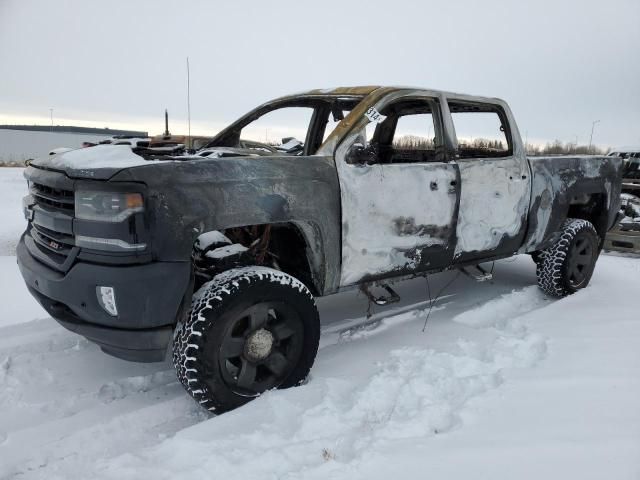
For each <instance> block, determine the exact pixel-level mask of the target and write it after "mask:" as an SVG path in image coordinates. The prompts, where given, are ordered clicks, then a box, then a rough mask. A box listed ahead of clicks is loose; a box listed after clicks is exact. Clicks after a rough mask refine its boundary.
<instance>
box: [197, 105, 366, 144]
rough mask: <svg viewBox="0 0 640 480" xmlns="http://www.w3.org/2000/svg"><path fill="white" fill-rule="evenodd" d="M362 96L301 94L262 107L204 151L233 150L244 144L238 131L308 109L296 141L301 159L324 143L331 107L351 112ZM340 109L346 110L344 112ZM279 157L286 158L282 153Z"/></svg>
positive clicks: (230, 128)
mask: <svg viewBox="0 0 640 480" xmlns="http://www.w3.org/2000/svg"><path fill="white" fill-rule="evenodd" d="M366 96H367V95H364V94H339V93H332V94H302V95H295V96H289V97H283V98H279V99H276V100H273V101H270V102H267V103H264V104H262V105H260V106H258V107H256V108H255V109H253V110H251V111H249V112H248V113H246V114H245V115H243V116H241V117H240V118H238V119H237V120H236V121H234V122H233V123H231V124H230V125H229V126H227V127H226V128H224V129H223V130H221V131H220V132H219V133H218V134H217V135H216V136H215V137H213V139H212V140H211V141H210V142H209V143H207V145H206V146H205V147H204V148H215V147H231V148H234V147H237V146H238V145H240V141H241V140H245V139H242V138H240V135H241V132H242V130H243V129H244V128H245V127H247V126H248V125H249V124H251V123H252V122H254V121H256V120H258V119H259V118H261V117H263V116H264V115H266V114H268V113H269V112H272V111H274V110H279V109H282V108H287V107H307V108H312V109H313V113H312V115H311V119H310V121H309V124H308V125H307V134H306V138H304V139H299V140H300V141H304V150H303V152H302V155H313V154H315V153H316V152H317V151H318V150H319V149H320V148H321V146H322V144H323V143H324V142H323V141H322V139H323V136H324V132H325V129H326V126H327V123H328V120H329V115H331V112H332V109H333V106H334V105H335V104H337V103H339V104H340V105H341V106H342V107H345V106H348V107H349V108H348V110H353V109H354V108H355V107H356V106H357V105H358V104H359V103H361V102H362V100H363V99H364V98H365V97H366ZM344 109H345V110H347V109H346V108H344ZM282 155H287V154H286V153H285V152H282Z"/></svg>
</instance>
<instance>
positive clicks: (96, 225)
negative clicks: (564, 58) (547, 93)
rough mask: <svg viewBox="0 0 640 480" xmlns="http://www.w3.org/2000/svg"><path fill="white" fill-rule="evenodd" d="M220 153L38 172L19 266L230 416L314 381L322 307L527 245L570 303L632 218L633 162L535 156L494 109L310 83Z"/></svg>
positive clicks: (226, 142)
mask: <svg viewBox="0 0 640 480" xmlns="http://www.w3.org/2000/svg"><path fill="white" fill-rule="evenodd" d="M274 115H275V116H283V118H288V119H289V120H291V121H292V122H293V123H292V124H293V125H295V126H294V127H291V130H290V131H288V132H283V133H284V134H281V132H278V137H279V138H280V139H281V141H280V142H277V141H273V140H272V139H270V138H268V129H267V130H265V129H264V128H262V124H261V123H260V122H262V121H263V120H264V119H266V118H269V117H271V116H274ZM279 124H280V123H278V125H279ZM265 132H267V133H265ZM256 135H257V136H256ZM265 137H267V138H265ZM296 138H297V139H298V140H296ZM271 143H274V145H270V144H271ZM265 145H270V148H274V149H275V150H276V151H275V152H272V151H269V148H268V149H266V150H265ZM294 147H295V148H294ZM206 149H208V150H215V151H224V152H226V153H228V154H229V155H224V156H219V155H216V156H215V157H214V156H212V155H208V156H200V155H198V154H197V153H195V154H189V155H182V156H177V155H162V154H160V153H159V152H157V151H152V150H153V149H149V151H138V154H136V153H134V152H133V151H132V150H131V149H130V148H128V147H126V146H97V147H93V148H91V149H83V150H76V151H73V152H67V153H64V154H62V155H56V156H53V157H49V158H46V159H42V160H38V161H35V162H33V163H32V165H31V166H30V167H29V168H28V169H27V171H26V174H25V175H26V177H27V180H28V181H29V184H30V192H31V195H30V196H29V197H27V198H26V199H25V213H26V216H27V218H28V219H29V226H28V229H27V231H26V232H25V234H24V235H23V238H22V240H21V242H20V245H19V247H18V262H19V265H20V269H21V271H22V274H23V276H24V278H25V281H26V283H27V285H28V287H29V289H30V290H31V292H32V293H33V295H34V296H35V297H36V298H37V299H38V301H39V302H40V303H41V304H42V305H43V306H44V307H45V308H46V309H47V311H48V312H49V313H50V314H51V315H52V316H53V317H54V318H56V319H57V320H58V321H59V322H60V323H61V324H62V325H63V326H65V327H66V328H69V329H70V330H73V331H76V332H78V333H80V334H82V335H84V336H85V337H87V338H89V339H90V340H92V341H94V342H96V343H98V344H99V345H100V346H101V347H102V349H103V350H104V351H105V352H107V353H110V354H112V355H115V356H118V357H121V358H125V359H130V360H139V361H157V360H161V359H163V358H164V355H165V351H166V348H167V346H168V345H170V344H171V343H173V359H174V364H175V366H176V370H177V372H178V377H179V378H180V380H181V381H182V383H183V385H184V386H185V388H186V389H187V391H189V393H190V394H191V395H192V396H193V397H194V398H195V399H196V400H197V401H198V402H199V403H200V404H201V405H203V406H204V407H205V408H208V409H210V410H216V411H218V412H219V411H224V410H228V409H230V408H234V407H236V406H238V405H241V404H243V403H245V402H246V401H248V400H250V399H251V398H253V397H255V396H257V395H259V394H260V393H262V392H263V391H265V390H267V389H270V388H274V387H280V388H282V387H288V386H292V385H296V384H298V383H299V382H301V381H303V380H304V378H305V377H306V375H307V373H308V372H309V369H310V368H311V365H312V363H313V359H314V357H315V354H316V351H317V347H318V339H319V319H318V313H317V310H316V307H315V302H314V296H322V295H329V294H332V293H336V292H338V291H340V290H343V289H346V288H361V289H362V290H363V291H365V292H366V293H367V294H368V295H369V297H370V299H371V300H372V301H375V302H380V303H383V302H389V301H393V300H394V299H395V297H394V293H393V290H392V289H391V287H390V286H389V285H388V284H387V283H386V282H387V281H390V280H393V279H399V278H404V277H406V276H413V275H424V274H428V273H431V272H437V271H441V270H444V269H450V268H469V267H472V266H475V265H478V264H480V263H481V262H486V261H491V260H495V259H499V258H504V257H509V256H512V255H515V254H518V253H529V254H531V255H532V256H533V258H534V260H535V261H536V264H537V273H538V284H539V285H540V287H541V288H542V289H543V290H544V291H545V292H547V293H549V294H550V295H554V296H564V295H567V294H570V293H573V292H575V291H577V290H579V289H581V288H584V287H585V286H586V285H587V284H588V282H589V280H590V278H591V275H592V273H593V269H594V267H595V263H596V260H597V258H598V254H599V252H600V250H601V248H602V246H603V242H604V237H605V234H606V232H607V231H608V230H609V229H610V228H611V227H612V226H613V225H614V224H615V223H616V222H617V220H618V218H619V217H618V207H619V204H620V178H621V165H622V160H621V159H620V158H618V157H595V156H594V157H558V156H554V157H535V158H527V157H526V156H525V153H524V147H523V144H522V141H521V138H520V135H519V133H518V129H517V126H516V123H515V120H514V119H513V116H512V114H511V111H510V109H509V107H508V105H507V104H506V103H505V102H504V101H502V100H499V99H495V98H484V97H475V96H469V95H461V94H454V93H446V92H440V91H432V90H422V89H412V88H392V87H353V88H337V89H333V90H312V91H309V92H306V93H303V94H298V95H292V96H287V97H283V98H280V99H277V100H274V101H272V102H268V103H266V104H264V105H262V106H260V107H258V108H256V109H255V110H253V111H251V112H249V113H248V114H247V115H245V116H243V117H241V118H240V119H239V120H237V121H236V122H234V123H233V124H231V125H230V126H229V127H227V128H226V129H224V130H223V131H221V132H220V133H219V134H218V135H216V136H215V137H214V138H213V139H212V140H211V141H210V142H209V143H208V144H207V145H206ZM247 150H249V151H251V152H252V153H251V154H247ZM87 152H89V153H87ZM234 153H235V154H236V155H235V156H234ZM229 157H233V158H229ZM373 285H381V286H382V287H383V288H384V289H385V290H386V291H387V292H388V293H389V295H388V296H385V297H377V296H375V295H374V294H373V293H372V292H371V288H372V286H373ZM194 292H195V293H194Z"/></svg>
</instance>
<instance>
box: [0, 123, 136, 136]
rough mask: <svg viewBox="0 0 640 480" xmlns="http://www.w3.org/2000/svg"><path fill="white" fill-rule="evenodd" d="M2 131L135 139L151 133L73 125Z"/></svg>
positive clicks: (16, 126)
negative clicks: (119, 136) (115, 136)
mask: <svg viewBox="0 0 640 480" xmlns="http://www.w3.org/2000/svg"><path fill="white" fill-rule="evenodd" d="M0 129H2V130H27V131H30V132H55V133H80V134H85V135H106V136H109V137H112V136H113V135H130V136H133V137H148V136H149V132H142V131H137V130H118V129H111V128H91V127H74V126H72V125H55V126H52V125H49V126H47V125H0Z"/></svg>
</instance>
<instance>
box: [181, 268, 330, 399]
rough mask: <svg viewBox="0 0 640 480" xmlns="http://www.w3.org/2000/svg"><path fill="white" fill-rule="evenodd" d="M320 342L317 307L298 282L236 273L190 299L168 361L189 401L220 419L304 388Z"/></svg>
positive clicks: (278, 275)
mask: <svg viewBox="0 0 640 480" xmlns="http://www.w3.org/2000/svg"><path fill="white" fill-rule="evenodd" d="M319 338H320V322H319V318H318V311H317V309H316V306H315V301H314V299H313V296H312V295H311V293H310V292H309V290H308V289H307V288H306V287H305V286H304V285H303V284H302V283H301V282H300V281H298V280H297V279H295V278H294V277H292V276H290V275H287V274H285V273H283V272H280V271H277V270H272V269H269V268H264V267H245V268H238V269H234V270H229V271H227V272H224V273H222V274H220V275H218V276H216V277H215V278H214V279H213V280H212V281H211V282H209V283H207V284H206V285H204V286H203V287H202V288H201V289H200V290H199V291H198V292H197V293H196V294H195V295H194V299H193V303H192V309H191V312H190V314H189V316H188V318H187V319H186V320H185V321H184V322H183V323H181V324H180V325H179V326H178V327H177V329H176V334H175V338H174V345H173V361H174V365H175V368H176V371H177V374H178V378H179V379H180V381H181V382H182V384H183V385H184V387H185V388H186V390H187V391H188V392H189V393H190V394H191V395H192V396H193V398H194V399H195V400H196V401H197V402H198V403H200V404H201V405H202V406H203V407H205V408H207V409H208V410H211V411H216V412H224V411H227V410H231V409H233V408H236V407H238V406H240V405H242V404H244V403H246V402H248V401H249V400H251V399H252V398H255V397H256V396H258V395H260V394H261V393H263V392H265V391H266V390H270V389H273V388H287V387H291V386H294V385H297V384H299V383H300V382H302V381H303V380H304V379H305V378H306V376H307V374H308V373H309V370H310V368H311V366H312V364H313V361H314V359H315V355H316V353H317V350H318V342H319Z"/></svg>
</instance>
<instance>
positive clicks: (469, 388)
mask: <svg viewBox="0 0 640 480" xmlns="http://www.w3.org/2000/svg"><path fill="white" fill-rule="evenodd" d="M547 301H548V300H546V299H545V298H544V297H543V296H542V295H541V294H539V292H538V291H537V288H536V287H530V288H529V287H528V288H525V289H523V290H520V291H514V292H512V293H509V294H506V295H503V296H501V297H498V298H495V299H493V300H490V301H488V302H486V303H485V304H484V305H480V306H478V307H477V308H474V309H472V310H470V311H467V312H465V313H463V314H460V315H458V316H456V317H455V318H454V320H455V321H456V322H458V323H461V324H465V325H470V326H472V327H474V328H482V329H488V330H489V331H491V332H492V333H493V334H494V335H493V336H492V340H491V341H489V342H484V343H482V344H479V343H475V342H471V341H467V340H459V341H458V342H457V344H456V345H455V347H454V348H452V349H451V350H450V351H447V352H436V351H434V350H432V349H425V348H417V347H406V348H399V349H396V350H393V351H391V352H390V353H389V355H388V356H387V358H386V359H385V360H384V361H382V362H380V363H379V364H378V365H377V368H376V369H375V372H374V373H373V374H372V375H371V376H370V377H369V378H368V379H365V380H364V381H363V382H360V384H358V383H357V380H356V379H350V380H344V379H337V378H314V379H313V381H312V382H310V383H309V384H307V385H305V386H302V387H299V388H296V389H293V390H288V391H286V392H285V391H272V392H267V393H266V394H264V395H263V396H262V397H261V398H259V399H257V400H256V401H254V402H252V403H250V404H248V405H246V406H245V407H243V408H242V409H240V410H237V411H233V412H229V413H227V414H225V415H223V416H221V417H217V418H215V419H212V420H211V421H209V422H204V423H202V424H199V425H196V426H194V427H192V428H190V429H188V430H185V431H183V432H179V433H178V434H177V435H176V436H175V437H174V438H171V439H169V440H167V441H165V442H163V443H161V444H159V445H157V446H155V447H153V448H151V449H148V450H146V451H144V452H141V453H136V455H135V456H134V455H130V454H125V455H123V456H121V457H119V458H117V459H115V460H112V461H110V462H101V463H100V464H99V466H98V474H97V475H95V476H96V477H97V478H118V479H121V478H140V477H142V478H145V477H153V478H166V479H178V478H192V475H193V474H194V470H193V469H192V468H191V467H192V466H193V465H197V471H199V472H208V473H209V474H210V475H211V477H212V478H226V479H236V478H237V479H246V478H258V477H259V476H261V475H263V474H264V472H269V473H270V475H271V476H272V478H291V479H293V478H301V477H318V478H326V477H327V476H330V475H331V474H332V473H337V472H340V473H341V475H343V476H344V475H345V472H349V471H352V472H353V473H354V475H355V474H356V472H357V470H358V465H359V464H360V463H361V462H366V460H367V457H368V456H371V455H376V452H380V451H384V450H385V449H387V448H390V446H391V445H393V444H394V442H396V441H398V440H404V441H408V442H414V441H417V440H419V439H424V438H427V437H431V436H435V435H439V434H443V433H446V432H448V431H451V430H452V429H455V428H459V427H460V426H461V424H462V420H461V417H460V413H461V411H462V410H463V409H464V407H465V405H466V404H467V402H468V401H469V400H470V399H473V398H475V397H477V396H479V395H482V394H483V393H485V392H487V391H488V390H491V389H494V388H497V387H498V386H499V385H500V384H501V383H502V382H503V375H502V371H503V370H504V369H506V368H514V367H528V366H531V365H534V364H535V363H536V362H537V361H539V360H540V359H542V358H543V357H544V356H545V352H546V341H545V339H544V338H543V337H541V336H539V335H537V334H535V333H531V332H529V330H528V328H527V326H526V323H525V321H524V320H523V319H522V318H521V316H522V315H524V314H526V313H527V312H529V311H531V310H535V309H539V308H541V307H543V306H544V305H545V304H546V302H547ZM407 315H408V314H407V313H402V314H400V316H401V318H400V321H402V319H403V318H404V317H405V316H407ZM414 318H415V317H414ZM386 320H387V322H391V324H392V323H393V321H394V319H393V316H390V317H387V319H386ZM396 320H397V319H396ZM388 324H389V323H387V325H388ZM384 328H386V327H384V325H383V326H382V330H384ZM372 332H375V328H373V329H371V330H369V331H368V335H369V334H371V333H372ZM357 341H359V340H358V338H354V339H352V342H357ZM354 383H355V385H354Z"/></svg>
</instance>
